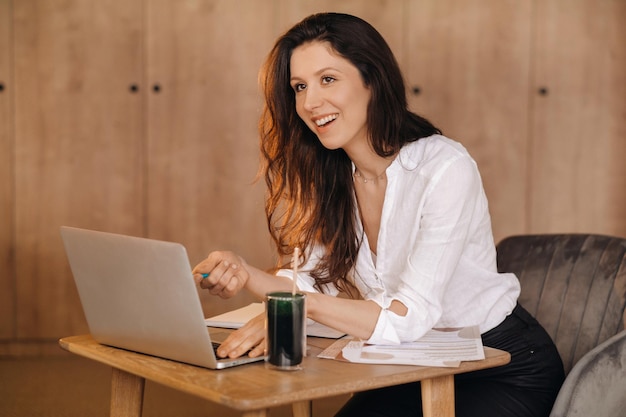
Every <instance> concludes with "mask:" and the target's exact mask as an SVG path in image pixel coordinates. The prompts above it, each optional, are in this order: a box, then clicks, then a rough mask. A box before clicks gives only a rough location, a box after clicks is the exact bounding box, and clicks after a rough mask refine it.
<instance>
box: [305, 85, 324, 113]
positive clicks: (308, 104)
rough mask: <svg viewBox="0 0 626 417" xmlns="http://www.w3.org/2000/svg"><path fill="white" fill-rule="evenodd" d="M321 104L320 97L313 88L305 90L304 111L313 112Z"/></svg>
mask: <svg viewBox="0 0 626 417" xmlns="http://www.w3.org/2000/svg"><path fill="white" fill-rule="evenodd" d="M321 104H322V96H321V94H320V92H319V91H317V90H316V89H315V88H307V89H306V92H305V95H304V104H303V105H304V109H305V110H307V111H311V110H315V109H316V108H317V107H319V106H320V105H321Z"/></svg>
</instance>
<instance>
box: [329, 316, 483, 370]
mask: <svg viewBox="0 0 626 417" xmlns="http://www.w3.org/2000/svg"><path fill="white" fill-rule="evenodd" d="M335 344H336V346H334V347H333V346H331V347H329V348H328V349H326V350H325V351H324V352H322V353H321V354H320V355H319V357H323V358H329V357H331V356H333V355H335V356H334V358H336V354H337V353H338V352H337V350H338V349H339V348H340V349H341V353H342V355H343V358H344V359H346V360H347V361H349V362H358V363H372V364H374V363H376V364H393V365H421V366H445V367H457V366H459V365H460V363H461V362H462V361H473V360H481V359H485V352H484V349H483V344H482V339H481V338H480V331H479V329H478V326H471V327H465V328H463V329H446V330H431V331H429V332H428V333H426V334H425V335H424V336H423V337H422V338H420V339H419V340H417V341H415V342H410V343H401V344H398V345H368V344H366V343H365V342H363V341H360V340H350V341H344V340H342V341H338V342H335ZM335 344H334V345H335ZM342 344H343V345H344V346H343V347H341V346H342Z"/></svg>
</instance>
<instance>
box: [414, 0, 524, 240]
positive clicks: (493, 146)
mask: <svg viewBox="0 0 626 417" xmlns="http://www.w3.org/2000/svg"><path fill="white" fill-rule="evenodd" d="M409 3H410V9H409V11H408V16H409V17H408V18H407V21H408V24H407V47H406V48H407V53H406V55H407V62H408V69H407V73H406V79H407V82H408V84H409V88H410V93H411V99H410V104H411V108H412V109H413V110H414V111H416V112H417V113H419V114H421V115H423V116H425V117H426V118H428V119H430V120H431V121H432V122H433V123H434V124H435V125H436V126H437V127H439V128H440V129H441V130H442V131H443V133H444V135H446V136H448V137H450V138H452V139H455V140H457V141H459V142H461V143H462V144H463V145H464V146H465V147H466V148H467V149H468V150H469V152H470V153H471V155H472V156H473V157H474V159H475V160H476V161H477V163H478V168H479V170H480V172H481V175H482V177H483V182H484V186H485V190H486V193H487V197H488V199H489V208H490V212H491V217H492V224H493V230H494V235H495V238H496V240H499V239H500V238H502V237H504V236H506V235H509V234H514V233H520V232H523V231H524V230H525V228H526V217H525V211H526V204H527V189H526V184H527V177H528V168H527V166H528V145H527V139H528V117H529V100H528V88H529V76H530V74H529V65H530V64H529V63H530V56H529V54H530V39H531V2H510V1H506V2H504V1H501V0H490V1H480V2H475V1H473V2H465V1H458V0H410V1H409Z"/></svg>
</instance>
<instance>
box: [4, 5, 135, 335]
mask: <svg viewBox="0 0 626 417" xmlns="http://www.w3.org/2000/svg"><path fill="white" fill-rule="evenodd" d="M140 6H141V3H140V2H127V1H126V0H117V1H108V2H95V1H94V2H85V1H80V0H75V1H64V2H59V1H53V0H47V1H42V0H39V1H35V0H20V1H17V2H15V3H14V5H13V7H14V28H15V90H16V93H15V98H16V100H15V101H16V110H15V134H16V159H15V164H16V184H17V185H16V198H15V204H16V231H17V232H16V236H17V238H16V262H17V268H16V274H17V275H16V280H17V300H16V302H17V311H16V314H17V337H18V338H19V339H22V340H23V339H28V338H39V339H45V338H57V337H59V336H60V335H64V334H68V333H74V332H79V331H81V332H84V331H86V327H85V324H84V316H83V314H82V309H81V307H80V304H79V302H78V297H77V293H76V290H75V286H74V282H73V280H72V279H71V275H70V271H69V266H68V263H67V258H66V256H65V252H64V250H63V247H62V243H61V239H60V235H59V227H60V226H61V225H63V224H67V225H74V226H79V227H89V228H94V229H102V230H107V231H113V232H125V233H129V234H140V233H142V227H141V224H142V222H141V219H142V214H143V211H142V210H143V207H142V185H143V184H142V175H143V161H142V156H141V153H142V120H143V119H142V116H141V115H142V105H141V95H139V94H133V93H131V92H129V85H131V84H132V83H138V84H139V85H140V84H141V77H142V66H141V64H142V62H141V49H140V48H141V21H142V19H141V9H140Z"/></svg>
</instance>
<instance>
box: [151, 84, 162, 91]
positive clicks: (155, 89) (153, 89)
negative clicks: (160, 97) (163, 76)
mask: <svg viewBox="0 0 626 417" xmlns="http://www.w3.org/2000/svg"><path fill="white" fill-rule="evenodd" d="M152 91H154V92H155V93H160V92H161V86H160V85H159V84H155V85H153V86H152Z"/></svg>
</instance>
